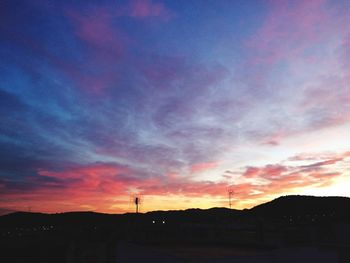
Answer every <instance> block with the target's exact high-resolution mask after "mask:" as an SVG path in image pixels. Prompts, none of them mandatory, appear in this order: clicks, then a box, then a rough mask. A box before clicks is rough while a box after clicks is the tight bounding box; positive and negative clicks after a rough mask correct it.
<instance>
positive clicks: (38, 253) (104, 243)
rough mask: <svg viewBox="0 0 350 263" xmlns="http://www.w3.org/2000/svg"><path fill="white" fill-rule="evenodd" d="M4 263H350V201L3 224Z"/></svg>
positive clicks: (29, 218) (304, 199)
mask: <svg viewBox="0 0 350 263" xmlns="http://www.w3.org/2000/svg"><path fill="white" fill-rule="evenodd" d="M0 246H1V258H0V262H4V263H7V262H11V263H19V262H21V263H28V262H35V263H40V262H45V263H46V262H53V263H56V262H57V263H58V262H60V263H80V262H81V263H82V262H84V263H87V262H94V263H112V262H116V263H119V262H121V263H122V262H126V263H134V262H162V263H167V262H169V263H172V262H208V263H209V262H210V263H211V262H215V263H226V262H232V263H235V262H239V263H241V262H245V263H250V262H254V263H255V262H259V263H260V262H262V263H265V262H273V263H278V262H283V263H289V262H298V263H302V262H317V263H323V262H327V263H328V262H330V263H333V262H342V263H346V262H350V198H345V197H309V196H286V197H280V198H278V199H275V200H273V201H271V202H268V203H265V204H262V205H259V206H256V207H254V208H252V209H249V210H248V209H246V210H234V209H226V208H212V209H208V210H200V209H189V210H185V211H156V212H149V213H145V214H124V215H109V214H100V213H93V212H71V213H62V214H41V213H27V212H16V213H12V214H8V215H4V216H1V217H0Z"/></svg>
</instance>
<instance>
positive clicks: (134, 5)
mask: <svg viewBox="0 0 350 263" xmlns="http://www.w3.org/2000/svg"><path fill="white" fill-rule="evenodd" d="M129 15H130V16H131V17H136V18H146V17H161V18H163V19H166V20H168V19H169V18H171V16H172V13H171V12H170V11H169V10H168V9H167V8H166V7H165V5H164V4H163V3H157V2H155V1H152V0H132V1H131V2H130V14H129Z"/></svg>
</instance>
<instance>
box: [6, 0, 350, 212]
mask: <svg viewBox="0 0 350 263" xmlns="http://www.w3.org/2000/svg"><path fill="white" fill-rule="evenodd" d="M349 24H350V1H347V0H344V1H342V0H332V1H327V0H309V1H301V0H295V1H284V0H271V1H270V0H255V1H254V0H249V1H246V0H235V1H230V0H227V1H225V0H196V1H193V0H176V1H173V0H164V1H162V0H123V1H122V0H120V1H119V0H113V1H106V0H104V1H100V0H99V1H97V0H95V1H92V0H74V1H49V0H36V1H30V0H24V1H23V0H5V1H2V2H1V4H0V58H1V59H0V214H1V213H6V212H9V211H18V210H22V211H38V212H47V213H56V212H65V211H86V210H88V211H97V212H104V213H125V212H131V211H134V205H133V203H132V199H133V197H135V196H140V197H141V200H142V204H141V211H143V212H146V211H152V210H169V209H186V208H209V207H228V205H229V202H228V192H229V191H233V195H232V207H233V208H236V209H243V208H250V207H252V206H254V205H257V204H260V203H262V202H266V201H269V200H271V199H273V198H276V197H278V196H281V195H289V194H303V195H317V196H330V195H336V196H350V192H349V189H350V138H349V134H350V133H349V129H350V29H349V26H348V25H349Z"/></svg>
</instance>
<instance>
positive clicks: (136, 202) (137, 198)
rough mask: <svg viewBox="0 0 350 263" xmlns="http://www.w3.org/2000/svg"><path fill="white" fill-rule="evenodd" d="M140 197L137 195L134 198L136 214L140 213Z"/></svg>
mask: <svg viewBox="0 0 350 263" xmlns="http://www.w3.org/2000/svg"><path fill="white" fill-rule="evenodd" d="M140 201H141V200H140V197H138V196H135V198H134V203H135V207H136V214H138V212H139V204H140Z"/></svg>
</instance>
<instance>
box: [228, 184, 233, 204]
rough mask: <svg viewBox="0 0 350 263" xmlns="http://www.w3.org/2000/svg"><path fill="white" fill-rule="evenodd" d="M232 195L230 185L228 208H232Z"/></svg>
mask: <svg viewBox="0 0 350 263" xmlns="http://www.w3.org/2000/svg"><path fill="white" fill-rule="evenodd" d="M232 195H233V190H232V188H231V187H229V188H228V204H229V206H230V209H231V208H232Z"/></svg>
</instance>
